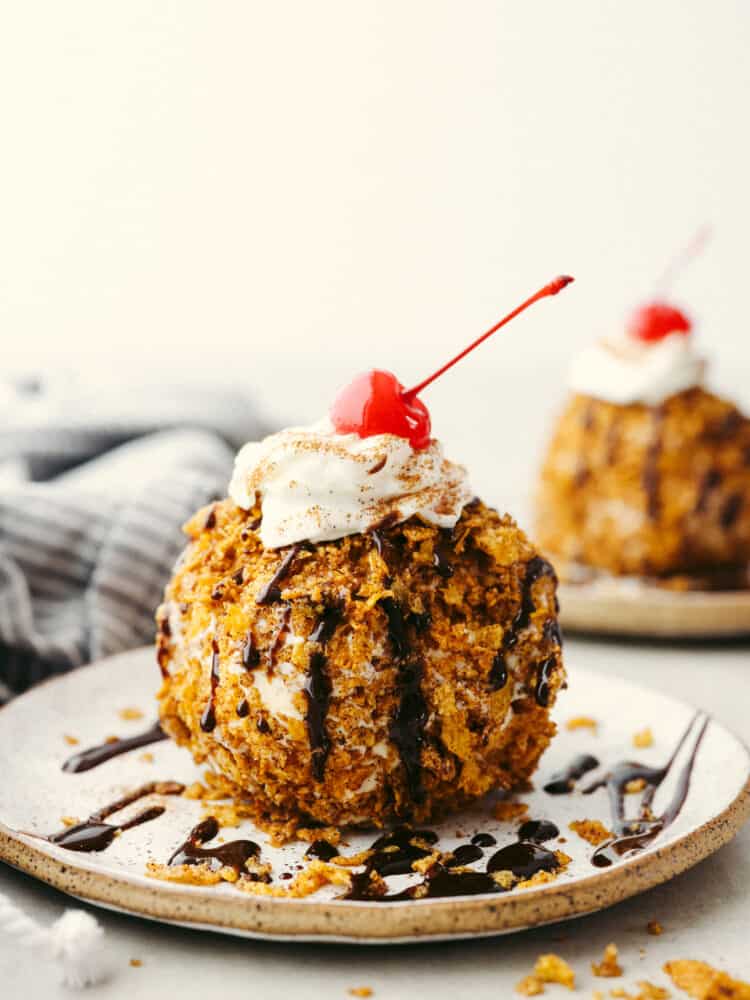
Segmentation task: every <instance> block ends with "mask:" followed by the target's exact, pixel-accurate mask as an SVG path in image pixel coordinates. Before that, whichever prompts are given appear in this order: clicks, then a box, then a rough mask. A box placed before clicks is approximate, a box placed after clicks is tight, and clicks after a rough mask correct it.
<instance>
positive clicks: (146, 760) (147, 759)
mask: <svg viewBox="0 0 750 1000" xmlns="http://www.w3.org/2000/svg"><path fill="white" fill-rule="evenodd" d="M138 760H140V761H141V762H142V763H143V764H153V763H154V755H153V754H152V753H149V752H148V751H146V753H142V754H141V755H140V757H139V758H138Z"/></svg>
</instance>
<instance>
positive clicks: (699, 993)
mask: <svg viewBox="0 0 750 1000" xmlns="http://www.w3.org/2000/svg"><path fill="white" fill-rule="evenodd" d="M664 971H665V972H666V973H667V975H668V976H669V978H670V979H671V980H672V982H673V983H674V984H675V986H677V987H678V989H681V990H684V991H685V992H686V993H688V994H689V995H690V996H691V997H694V998H695V1000H750V983H746V982H743V981H742V980H740V979H733V978H732V977H731V976H730V975H729V973H728V972H722V971H721V969H714V967H713V966H711V965H709V964H708V963H707V962H697V961H694V960H693V959H681V960H678V961H676V962H667V963H666V965H665V966H664Z"/></svg>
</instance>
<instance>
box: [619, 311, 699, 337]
mask: <svg viewBox="0 0 750 1000" xmlns="http://www.w3.org/2000/svg"><path fill="white" fill-rule="evenodd" d="M691 329H692V324H691V322H690V320H689V319H688V318H687V316H686V315H685V313H683V312H680V310H679V309H675V307H674V306H670V305H668V304H667V303H666V302H648V303H647V304H646V305H643V306H640V308H638V309H636V310H635V312H634V313H633V315H632V317H631V319H630V323H629V325H628V333H629V334H630V336H631V337H634V338H635V339H636V340H643V341H647V342H650V341H655V340H662V339H663V338H664V337H666V336H667V335H668V334H670V333H682V334H688V333H690V330H691Z"/></svg>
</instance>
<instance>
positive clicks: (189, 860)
mask: <svg viewBox="0 0 750 1000" xmlns="http://www.w3.org/2000/svg"><path fill="white" fill-rule="evenodd" d="M218 832H219V824H218V822H217V820H216V819H215V818H214V817H213V816H208V817H206V819H204V820H203V821H202V822H200V823H199V824H198V825H197V826H194V827H193V829H192V830H191V831H190V833H189V834H188V836H187V839H186V841H185V843H184V844H181V845H180V846H179V847H178V848H177V850H176V851H175V852H174V854H173V855H172V856H171V858H170V859H169V861H168V862H167V863H168V864H169V865H170V867H174V866H176V865H208V867H209V868H210V870H211V871H212V872H215V871H219V869H220V868H233V869H234V870H235V872H237V874H238V875H242V876H243V877H244V878H247V879H249V880H250V881H252V882H259V881H264V882H268V881H270V877H269V876H268V875H265V874H264V875H258V874H256V873H254V872H248V871H247V868H246V865H247V862H248V861H249V860H250V859H251V858H257V857H259V855H260V847H259V846H258V845H257V844H256V843H255V841H254V840H232V841H230V842H229V843H228V844H221V845H219V846H217V847H203V846H202V845H203V844H205V843H206V841H208V840H213V838H214V837H215V836H216V834H217V833H218Z"/></svg>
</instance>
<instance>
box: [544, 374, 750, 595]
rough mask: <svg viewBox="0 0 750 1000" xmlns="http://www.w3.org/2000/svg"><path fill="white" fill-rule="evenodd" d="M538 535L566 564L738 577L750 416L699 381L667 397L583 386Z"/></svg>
mask: <svg viewBox="0 0 750 1000" xmlns="http://www.w3.org/2000/svg"><path fill="white" fill-rule="evenodd" d="M537 538H538V541H539V543H540V545H541V547H542V549H543V550H544V551H546V552H548V553H550V554H551V555H552V556H553V557H555V558H557V559H559V560H560V561H561V562H562V563H563V564H570V565H573V564H583V565H584V566H590V567H594V568H596V569H600V570H605V571H607V572H610V573H615V574H630V575H636V576H653V577H666V576H673V575H680V574H684V575H686V576H704V575H707V576H708V577H709V578H710V577H712V576H714V575H715V574H717V573H718V574H719V576H720V577H721V576H722V575H723V574H724V573H726V574H728V576H729V577H730V579H736V578H738V571H739V572H740V573H741V572H744V570H745V568H746V567H747V564H748V562H750V420H748V419H746V418H745V417H744V416H742V414H741V413H740V412H739V411H738V410H737V408H736V407H735V406H734V405H733V404H731V403H728V402H726V401H724V400H722V399H719V398H718V397H716V396H713V395H711V394H710V393H708V392H705V391H704V390H703V389H699V388H695V389H689V390H687V391H686V392H682V393H679V394H678V395H675V396H672V397H671V398H670V399H668V400H666V401H665V402H664V403H663V404H662V405H661V406H659V407H648V406H644V405H641V404H633V405H630V406H618V405H614V404H612V403H606V402H603V401H601V400H596V399H592V398H590V397H588V396H582V395H576V396H573V397H572V398H571V400H570V401H569V402H568V404H567V406H566V408H565V410H564V411H563V414H562V416H561V417H560V420H559V422H558V424H557V427H556V430H555V433H554V435H553V437H552V441H551V442H550V446H549V449H548V451H547V456H546V458H545V461H544V463H543V467H542V473H541V482H540V487H539V491H538V496H537ZM561 569H562V567H561ZM685 585H687V583H686V584H685Z"/></svg>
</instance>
